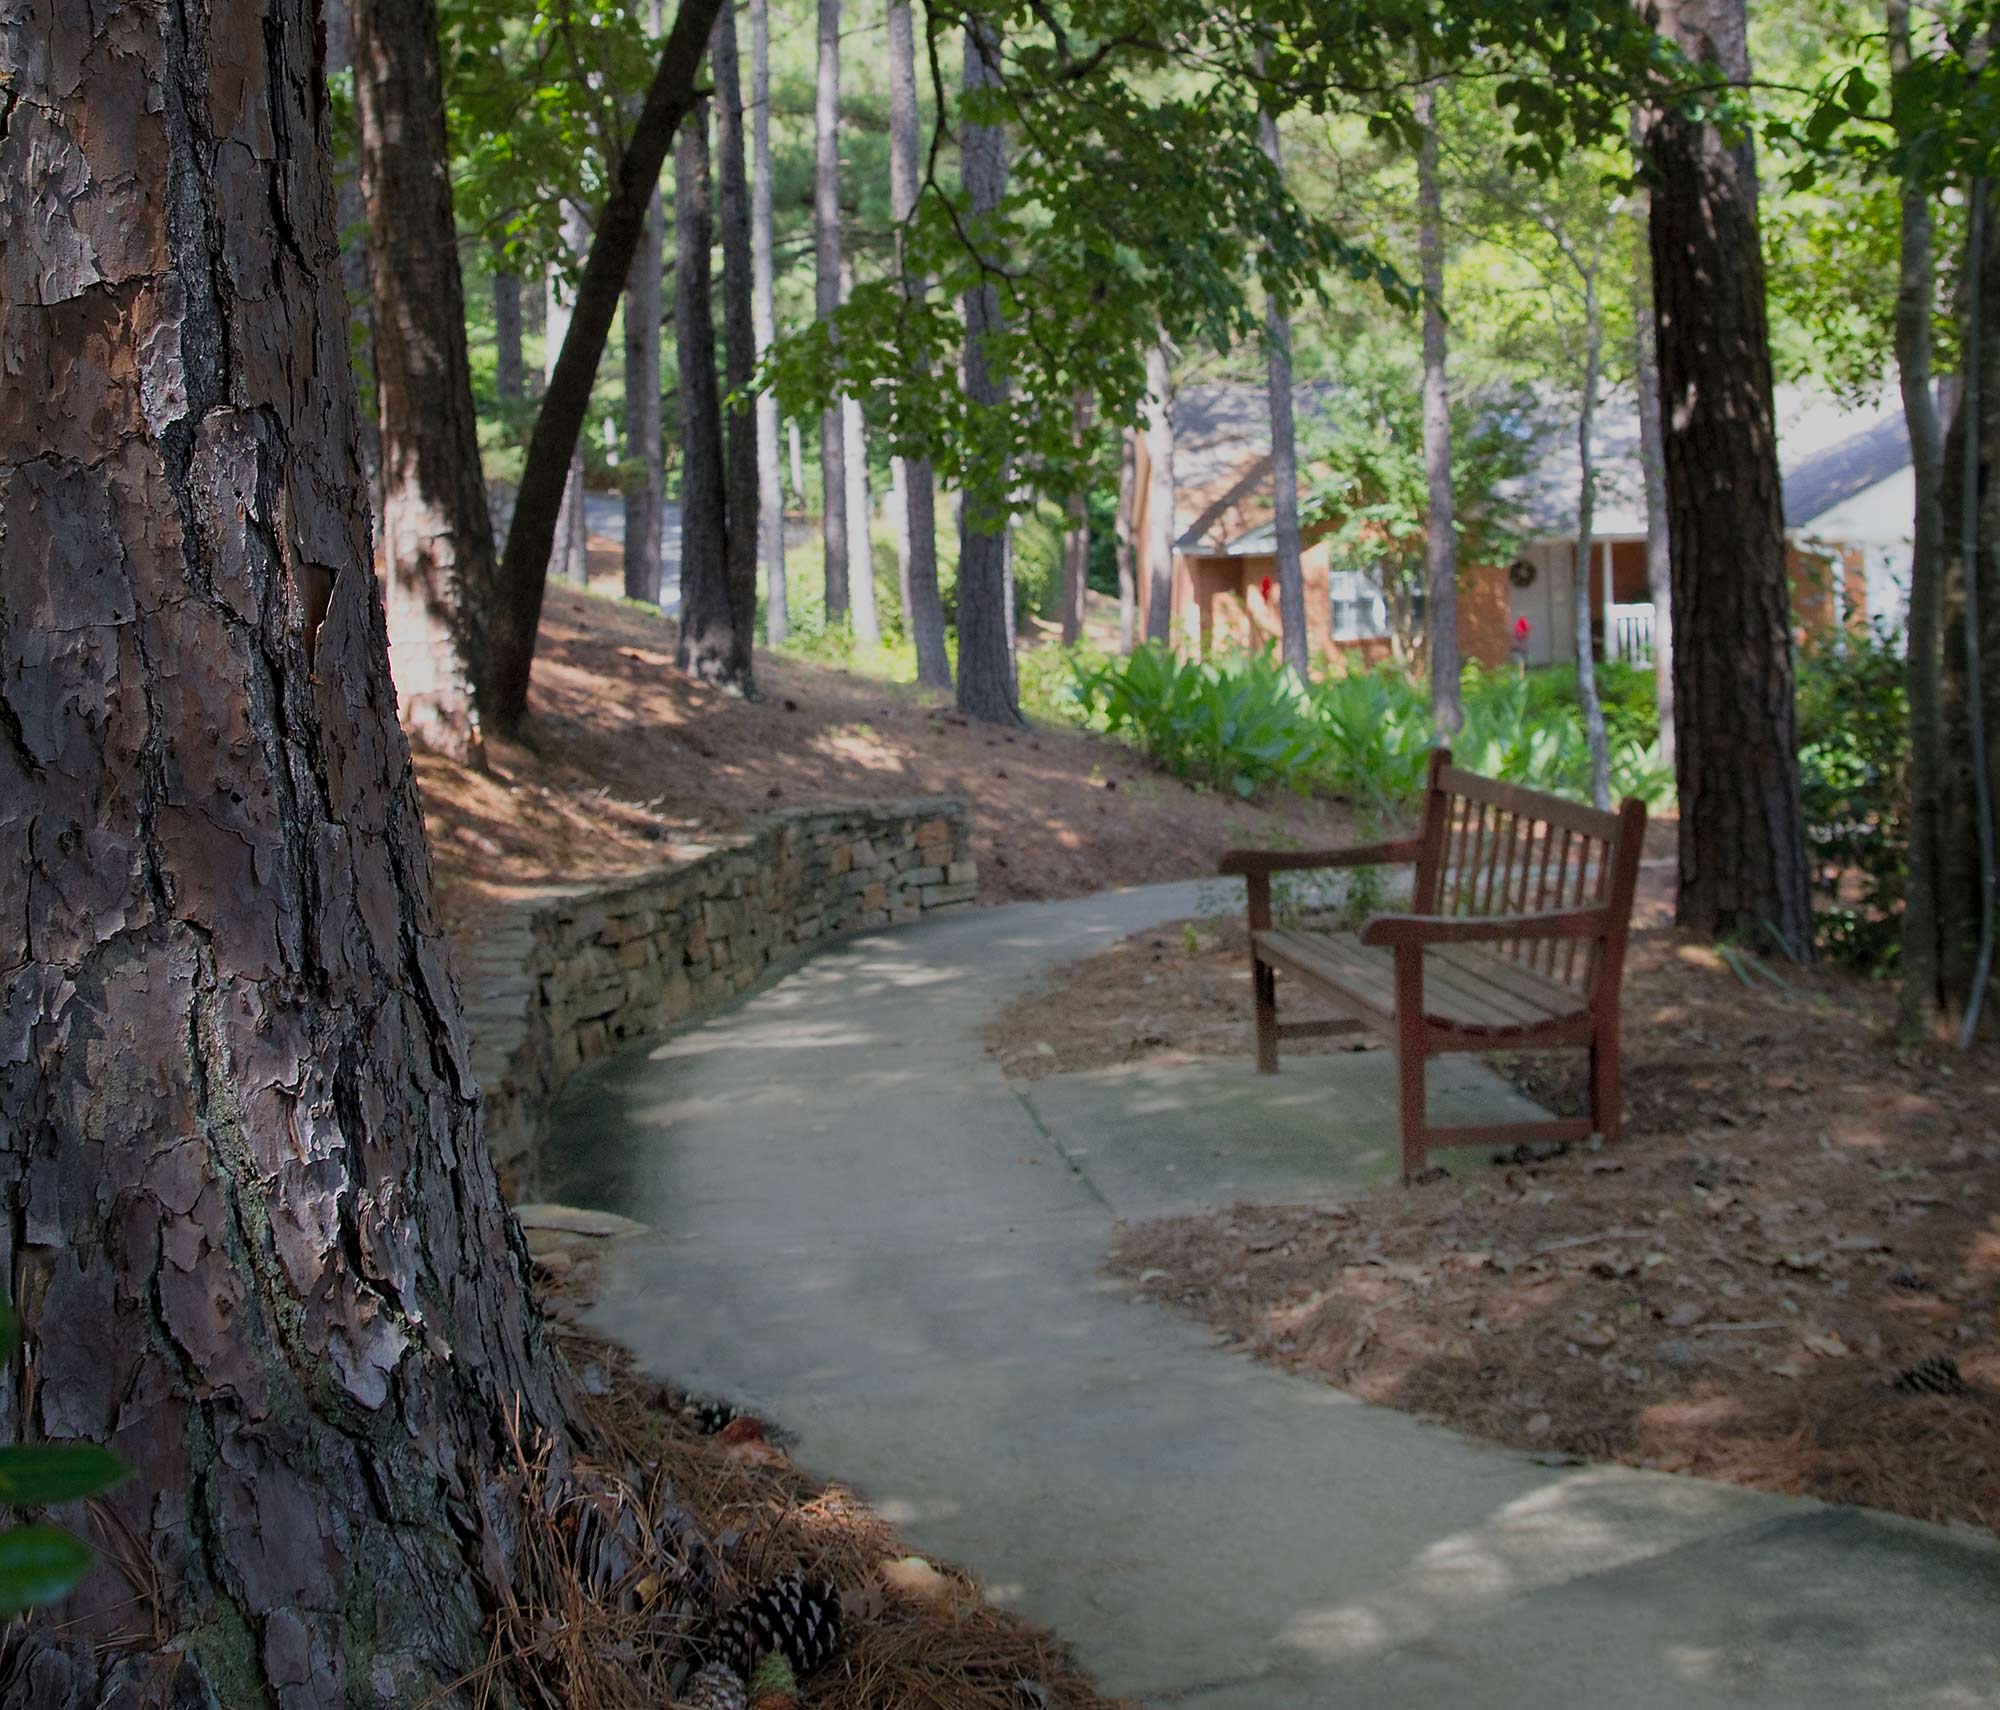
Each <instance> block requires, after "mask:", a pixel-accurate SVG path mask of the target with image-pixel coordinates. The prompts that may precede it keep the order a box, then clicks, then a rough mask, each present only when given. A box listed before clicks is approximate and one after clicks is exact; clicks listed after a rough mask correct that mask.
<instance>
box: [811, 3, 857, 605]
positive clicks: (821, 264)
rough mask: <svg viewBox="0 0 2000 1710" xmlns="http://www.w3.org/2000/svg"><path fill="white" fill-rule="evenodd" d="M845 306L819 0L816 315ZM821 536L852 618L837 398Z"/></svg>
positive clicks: (831, 97) (832, 48)
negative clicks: (842, 302) (849, 607)
mask: <svg viewBox="0 0 2000 1710" xmlns="http://www.w3.org/2000/svg"><path fill="white" fill-rule="evenodd" d="M839 307H840V0H819V63H818V68H817V74H816V78H815V83H814V95H813V312H814V313H815V314H816V315H817V316H818V317H819V318H820V319H821V320H823V321H824V320H830V319H832V317H833V315H834V313H835V311H836V310H838V309H839ZM819 468H820V489H821V493H820V538H821V541H822V543H823V547H824V555H825V562H826V618H827V622H828V623H830V624H831V623H837V622H839V620H840V619H842V618H844V617H845V616H846V615H847V593H848V589H847V559H848V539H847V536H848V516H847V455H846V424H845V423H844V422H843V421H842V419H841V407H840V400H839V399H838V398H836V399H835V400H834V401H833V402H832V403H831V404H830V405H828V406H827V408H826V410H825V411H824V412H823V413H822V414H821V416H820V419H819Z"/></svg>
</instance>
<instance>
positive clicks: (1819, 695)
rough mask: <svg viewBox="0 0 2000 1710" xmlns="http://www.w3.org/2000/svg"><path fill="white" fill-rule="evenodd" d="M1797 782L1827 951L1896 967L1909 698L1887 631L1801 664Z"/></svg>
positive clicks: (1905, 864)
mask: <svg viewBox="0 0 2000 1710" xmlns="http://www.w3.org/2000/svg"><path fill="white" fill-rule="evenodd" d="M1797 682H1798V741H1799V788H1800V793H1801V796H1802V798H1803V801H1804V806H1805V818H1806V841H1807V847H1808V848H1809V849H1810V851H1811V854H1812V860H1813V888H1814V890H1815V892H1816V893H1817V894H1818V899H1819V902H1818V909H1817V912H1816V914H1815V917H1814V926H1815V937H1816V940H1817V943H1818V946H1819V950H1820V953H1821V954H1822V955H1824V956H1826V957H1828V958H1829V959H1830V960H1833V961H1836V962H1840V963H1843V964H1845V965H1846V966H1849V967H1854V968H1859V969H1862V970H1864V971H1866V972H1869V973H1885V972H1888V971H1890V970H1891V969H1893V968H1894V967H1895V964H1896V957H1897V951H1898V947H1899V934H1900V932H1901V915H1902V908H1903V895H1904V887H1905V885H1906V883H1907V881H1908V877H1909V860H1910V845H1909V758H1910V736H1909V703H1908V700H1907V697H1906V694H1905V689H1904V678H1903V661H1902V658H1901V656H1900V654H1899V652H1898V649H1897V645H1896V643H1895V642H1894V640H1893V639H1892V638H1891V637H1890V636H1889V635H1888V633H1887V632H1886V631H1883V630H1877V631H1876V632H1874V633H1872V634H1870V635H1867V636H1849V637H1847V638H1845V640H1844V642H1843V643H1842V645H1841V646H1839V647H1837V648H1829V649H1826V650H1825V651H1822V652H1818V653H1813V654H1808V655H1807V656H1806V657H1804V658H1802V659H1801V660H1800V661H1799V667H1798V679H1797Z"/></svg>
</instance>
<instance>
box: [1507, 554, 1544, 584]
mask: <svg viewBox="0 0 2000 1710" xmlns="http://www.w3.org/2000/svg"><path fill="white" fill-rule="evenodd" d="M1537 574H1538V572H1537V571H1536V569H1535V567H1534V565H1532V564H1530V563H1529V562H1528V561H1527V559H1525V558H1517V559H1515V560H1514V562H1513V563H1512V564H1510V565H1508V566H1507V580H1508V581H1510V582H1512V583H1513V584H1514V586H1515V587H1517V588H1532V587H1533V586H1534V585H1535V577H1536V575H1537Z"/></svg>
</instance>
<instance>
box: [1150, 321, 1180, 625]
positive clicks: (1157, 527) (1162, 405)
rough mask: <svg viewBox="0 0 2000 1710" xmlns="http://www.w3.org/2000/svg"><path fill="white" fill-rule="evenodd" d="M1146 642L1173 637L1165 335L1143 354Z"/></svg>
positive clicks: (1170, 423)
mask: <svg viewBox="0 0 2000 1710" xmlns="http://www.w3.org/2000/svg"><path fill="white" fill-rule="evenodd" d="M1146 456H1147V461H1148V468H1147V484H1146V561H1147V562H1146V582H1147V588H1146V639H1147V640H1148V641H1159V642H1166V641H1171V640H1172V639H1173V632H1174V534H1175V530H1174V403H1173V383H1172V380H1171V377H1170V374H1169V370H1168V367H1167V337H1166V334H1165V333H1161V334H1160V336H1159V337H1158V338H1156V339H1154V341H1153V342H1152V343H1151V344H1150V345H1149V346H1147V348H1146Z"/></svg>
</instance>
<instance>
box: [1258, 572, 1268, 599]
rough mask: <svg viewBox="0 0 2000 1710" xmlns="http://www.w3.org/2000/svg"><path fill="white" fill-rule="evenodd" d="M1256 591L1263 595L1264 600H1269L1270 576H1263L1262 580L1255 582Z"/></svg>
mask: <svg viewBox="0 0 2000 1710" xmlns="http://www.w3.org/2000/svg"><path fill="white" fill-rule="evenodd" d="M1257 592H1258V593H1260V594H1262V595H1263V596H1264V598H1265V599H1266V600H1269V599H1270V597H1271V578H1270V577H1268V576H1266V577H1265V578H1264V580H1263V581H1261V582H1259V583H1258V584H1257Z"/></svg>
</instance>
